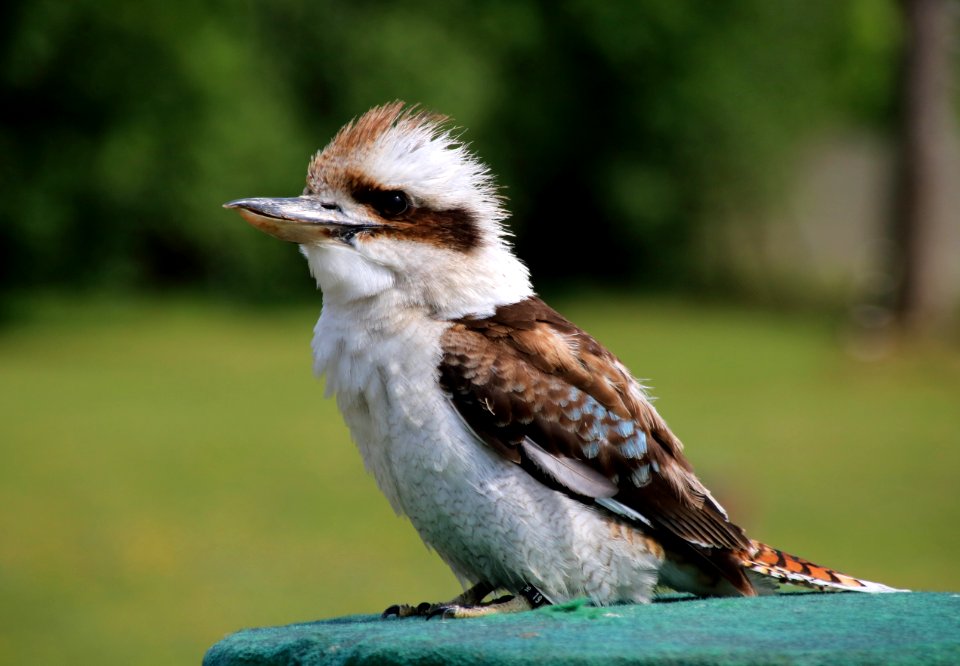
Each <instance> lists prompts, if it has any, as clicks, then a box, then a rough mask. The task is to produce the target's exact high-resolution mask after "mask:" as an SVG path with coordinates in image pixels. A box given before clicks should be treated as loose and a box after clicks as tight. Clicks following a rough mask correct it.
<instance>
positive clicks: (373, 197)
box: [356, 190, 410, 218]
mask: <svg viewBox="0 0 960 666" xmlns="http://www.w3.org/2000/svg"><path fill="white" fill-rule="evenodd" d="M356 198H357V201H359V202H360V203H365V204H370V205H371V206H372V207H373V209H374V210H375V211H377V212H378V213H379V214H380V215H382V216H383V217H387V218H393V217H399V216H401V215H403V214H404V213H406V212H407V210H409V209H410V200H409V199H408V198H407V195H406V194H404V193H403V192H401V191H400V190H366V191H364V192H358V193H357V197H356Z"/></svg>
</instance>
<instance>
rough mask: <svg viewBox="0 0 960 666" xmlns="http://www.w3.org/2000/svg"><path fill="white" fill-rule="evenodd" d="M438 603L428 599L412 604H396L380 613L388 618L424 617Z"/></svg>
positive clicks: (382, 616) (384, 617)
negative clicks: (430, 601) (432, 602)
mask: <svg viewBox="0 0 960 666" xmlns="http://www.w3.org/2000/svg"><path fill="white" fill-rule="evenodd" d="M435 605H436V604H431V603H429V602H427V601H424V602H422V603H419V604H417V605H416V606H411V605H410V604H394V605H392V606H390V607H389V608H387V609H386V610H385V611H383V612H382V613H381V614H380V617H381V618H383V619H387V618H390V617H423V616H424V615H426V614H427V612H428V611H429V610H430V609H431V608H433V607H434V606H435Z"/></svg>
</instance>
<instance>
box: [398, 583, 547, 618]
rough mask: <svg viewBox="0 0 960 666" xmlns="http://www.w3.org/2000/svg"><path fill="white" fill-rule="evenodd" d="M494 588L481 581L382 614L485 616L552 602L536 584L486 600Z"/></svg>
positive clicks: (514, 611)
mask: <svg viewBox="0 0 960 666" xmlns="http://www.w3.org/2000/svg"><path fill="white" fill-rule="evenodd" d="M492 591H493V590H492V588H491V586H489V585H486V584H484V583H481V584H478V585H475V586H474V587H472V588H470V589H469V590H467V591H466V592H464V593H463V594H461V595H459V596H457V597H455V598H453V599H451V600H450V601H448V602H445V603H439V604H430V603H427V602H423V603H422V604H419V605H417V606H410V605H408V604H395V605H393V606H390V608H388V609H387V610H385V611H383V615H382V617H384V618H388V617H423V618H426V619H427V620H429V619H431V618H435V617H439V618H442V619H453V618H467V617H483V616H485V615H497V614H501V613H519V612H521V611H526V610H532V609H534V608H539V607H540V606H543V605H545V604H548V603H550V602H549V601H548V600H547V599H546V598H545V597H544V596H543V594H542V593H541V592H540V591H539V590H538V589H537V588H535V587H533V586H532V585H525V586H524V587H523V588H522V589H521V590H520V593H519V594H517V595H516V596H514V595H506V596H503V597H498V598H497V599H494V600H492V601H489V602H487V603H483V599H484V597H486V596H487V595H488V594H489V593H490V592H492Z"/></svg>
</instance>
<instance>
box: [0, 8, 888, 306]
mask: <svg viewBox="0 0 960 666" xmlns="http://www.w3.org/2000/svg"><path fill="white" fill-rule="evenodd" d="M0 11H2V12H3V16H0V19H2V20H0V37H2V42H0V86H2V90H3V94H4V99H5V103H4V104H3V105H2V106H0V118H2V124H0V150H2V159H0V188H2V197H3V201H4V205H3V206H2V207H0V280H2V284H3V286H4V287H14V288H16V287H20V288H22V287H26V286H31V285H60V286H63V285H76V284H80V285H93V286H108V287H111V288H117V286H118V285H120V286H121V287H128V286H129V287H132V288H143V287H154V286H157V285H160V286H163V285H168V284H171V283H172V284H190V285H206V286H208V287H212V288H215V289H220V290H222V291H223V292H229V293H239V294H244V295H247V296H255V297H256V296H258V295H259V296H260V297H265V296H268V295H270V296H276V295H278V294H282V293H285V292H289V291H290V290H291V289H293V290H294V291H296V290H301V291H300V292H298V293H303V292H305V291H307V290H309V289H310V285H309V281H308V280H305V279H303V276H302V267H301V266H298V265H297V262H295V261H290V254H291V253H292V252H294V250H293V249H292V248H287V247H284V246H282V245H281V244H277V243H266V242H262V239H260V238H258V237H257V236H256V234H254V233H253V232H252V231H251V230H247V229H243V228H242V226H241V223H240V222H239V221H238V220H237V219H236V218H235V216H231V215H229V214H228V213H227V212H225V211H221V210H219V205H220V203H222V202H223V201H226V200H228V199H231V198H235V197H241V196H253V195H280V194H287V193H295V192H297V191H299V189H300V183H301V182H302V178H303V171H304V167H305V164H306V161H307V159H308V157H309V154H310V152H311V151H312V150H314V149H316V148H318V147H320V146H322V145H323V143H324V142H325V141H326V140H327V139H328V138H329V137H330V136H331V135H332V133H333V132H334V131H335V130H336V129H337V127H339V126H340V125H341V124H342V123H343V122H344V121H345V120H347V119H349V118H350V117H353V116H355V115H357V114H359V113H361V112H362V111H364V110H365V109H366V108H368V107H369V106H371V105H373V104H376V103H382V102H384V101H389V100H392V99H397V98H400V99H405V100H407V101H410V102H419V103H421V104H422V105H423V106H425V107H427V108H430V109H433V110H437V111H441V112H444V113H448V114H450V115H452V116H453V117H454V118H455V119H456V121H457V123H458V124H460V125H462V126H464V127H468V128H469V132H468V133H467V134H466V135H465V138H466V139H467V140H469V141H471V142H472V143H473V146H474V148H475V149H477V151H478V152H479V153H480V154H481V155H482V156H483V157H484V158H485V159H486V160H487V161H488V162H490V163H491V166H492V167H493V170H494V171H495V172H496V173H497V174H498V175H499V177H500V181H501V182H502V183H503V184H505V185H506V186H507V190H506V194H507V195H508V196H509V198H510V205H511V208H512V209H513V210H514V212H515V218H514V222H513V226H514V229H515V230H516V232H517V235H518V245H519V246H520V250H521V253H522V254H523V256H524V257H525V258H526V259H527V260H528V261H529V263H530V264H531V265H532V267H533V270H534V273H535V274H536V276H537V278H538V280H539V281H540V282H541V283H542V282H543V281H544V280H549V279H553V280H565V279H569V278H574V277H580V278H583V277H590V278H600V279H616V280H635V281H638V282H639V283H642V284H644V285H661V286H663V285H681V286H682V285H684V284H688V283H689V282H690V280H691V279H695V278H696V276H697V274H698V273H697V271H698V266H699V264H700V262H699V258H698V254H697V252H698V250H697V244H696V239H697V238H698V237H699V231H700V229H701V228H702V227H703V225H705V224H708V223H709V220H710V219H711V216H712V215H713V214H714V212H715V211H716V210H717V209H723V208H726V209H729V208H735V207H738V206H741V205H746V204H751V205H752V204H755V203H757V202H762V201H764V200H769V199H771V198H772V197H773V195H774V194H775V193H776V192H777V191H779V189H780V188H782V187H783V185H784V182H783V181H784V179H785V175H786V173H787V172H785V171H784V170H783V169H782V168H781V166H782V165H783V164H785V163H788V161H789V156H790V152H791V150H792V148H793V147H794V146H795V145H796V144H797V142H798V141H800V140H802V138H803V137H804V136H805V135H807V134H808V133H812V132H815V131H817V130H818V129H819V128H821V127H824V126H826V125H830V124H837V123H840V124H842V123H845V122H852V121H855V122H857V123H872V124H873V125H874V126H877V127H883V126H885V125H886V124H887V123H888V122H889V118H890V117H891V116H892V111H891V110H892V100H893V94H892V93H893V73H894V66H893V65H894V58H895V53H896V46H897V39H898V33H897V23H896V8H895V5H894V4H893V3H892V0H847V1H845V2H842V3H837V2H832V1H827V0H822V1H817V2H809V1H808V0H781V1H778V2H769V1H768V0H738V1H737V2H726V3H703V2H693V1H685V0H653V1H650V2H643V3H636V2H603V3H595V2H585V1H583V0H567V1H566V2H561V3H554V2H546V1H545V0H526V1H524V2H516V1H513V0H494V1H493V2H488V3H482V4H481V3H472V2H467V1H466V0H451V1H447V0H414V1H412V2H406V3H383V2H371V1H369V0H354V1H353V2H349V3H343V2H333V1H332V0H315V1H311V2H306V1H304V0H274V1H272V2H269V3H266V2H264V3H257V2H254V3H232V2H226V1H221V2H214V3H200V4H197V3H190V2H186V1H185V0H165V1H164V2H161V1H160V0H145V1H144V2H140V3H133V4H131V3H123V2H119V1H117V0H97V1H96V2H94V1H93V0H76V1H75V2H70V3H62V2H55V1H52V0H49V1H44V0H35V1H31V2H27V1H26V0H13V1H11V2H8V3H5V5H4V8H3V9H2V10H0ZM545 239H549V242H547V241H546V240H545ZM291 285H297V286H293V287H292V286H291Z"/></svg>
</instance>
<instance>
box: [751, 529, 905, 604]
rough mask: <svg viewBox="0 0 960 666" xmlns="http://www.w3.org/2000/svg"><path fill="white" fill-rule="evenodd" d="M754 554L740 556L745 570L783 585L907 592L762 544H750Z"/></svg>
mask: <svg viewBox="0 0 960 666" xmlns="http://www.w3.org/2000/svg"><path fill="white" fill-rule="evenodd" d="M750 543H751V544H752V545H753V552H752V553H748V552H746V551H741V552H740V553H739V556H740V558H741V561H742V563H743V567H744V568H745V569H746V570H748V571H754V572H756V573H758V574H760V575H762V576H767V577H770V578H774V579H776V580H778V581H780V582H782V583H790V584H793V585H802V586H804V587H812V588H815V589H818V590H824V589H832V590H848V591H853V592H905V591H906V590H898V589H895V588H892V587H888V586H886V585H883V584H881V583H874V582H871V581H869V580H861V579H860V578H854V577H853V576H848V575H846V574H843V573H840V572H839V571H835V570H833V569H828V568H827V567H822V566H820V565H819V564H814V563H813V562H810V561H809V560H805V559H803V558H802V557H797V556H796V555H791V554H790V553H785V552H783V551H782V550H777V549H776V548H772V547H770V546H768V545H767V544H765V543H760V542H759V541H753V540H751V542H750Z"/></svg>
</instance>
